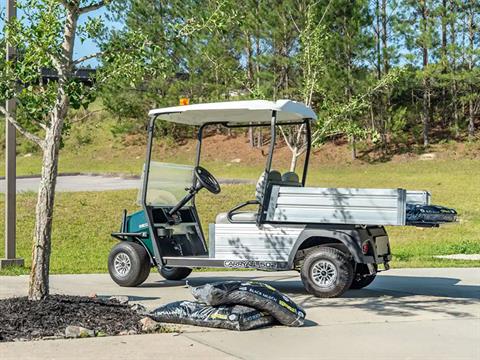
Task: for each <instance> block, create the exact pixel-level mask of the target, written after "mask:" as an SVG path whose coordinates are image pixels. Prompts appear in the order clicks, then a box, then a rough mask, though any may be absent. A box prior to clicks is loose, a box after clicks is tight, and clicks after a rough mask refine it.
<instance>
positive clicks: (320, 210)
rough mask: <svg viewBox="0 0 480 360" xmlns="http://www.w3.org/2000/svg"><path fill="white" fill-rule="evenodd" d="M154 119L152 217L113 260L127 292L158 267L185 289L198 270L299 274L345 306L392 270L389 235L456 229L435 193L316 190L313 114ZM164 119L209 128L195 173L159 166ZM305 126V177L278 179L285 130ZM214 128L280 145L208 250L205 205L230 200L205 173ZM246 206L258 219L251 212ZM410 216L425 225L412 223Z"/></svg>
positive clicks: (129, 233)
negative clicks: (311, 172) (210, 199)
mask: <svg viewBox="0 0 480 360" xmlns="http://www.w3.org/2000/svg"><path fill="white" fill-rule="evenodd" d="M149 115H150V117H151V119H150V122H149V127H148V146H147V156H146V162H145V165H144V170H143V177H142V179H143V181H142V182H143V185H142V189H141V194H140V202H141V205H142V207H143V210H141V211H139V212H136V213H134V214H131V215H128V216H127V213H126V211H124V215H123V221H122V224H121V230H120V232H116V233H112V236H113V237H115V238H117V239H119V240H121V241H120V243H118V244H117V245H116V246H114V247H113V249H112V251H111V253H110V256H109V259H108V268H109V272H110V275H111V277H112V279H113V280H114V281H115V282H116V283H117V284H119V285H120V286H138V285H140V284H141V283H143V282H144V281H145V280H146V279H147V277H148V275H149V273H150V268H151V267H152V266H156V267H157V268H158V269H159V271H160V274H161V275H162V276H163V277H164V278H166V279H168V280H181V279H184V278H186V277H187V276H188V275H189V274H190V272H191V271H192V268H196V267H218V268H234V269H239V268H252V269H260V270H268V271H282V270H298V271H299V272H300V274H301V279H302V281H303V283H304V285H305V289H306V290H307V291H308V292H310V293H312V294H314V295H315V296H318V297H335V296H340V295H341V294H343V293H344V292H345V291H346V290H347V289H349V288H353V289H359V288H362V287H365V286H367V285H368V284H370V283H371V282H372V281H373V279H374V278H375V275H376V273H377V271H378V265H382V266H383V268H384V269H388V268H389V266H388V263H389V261H390V260H391V253H390V244H389V239H388V235H387V233H386V231H385V228H384V227H383V226H384V225H399V226H402V225H416V226H426V227H428V226H438V225H439V224H440V223H443V222H450V221H454V220H455V217H456V213H455V211H453V210H450V209H446V208H441V207H435V206H430V205H429V204H430V194H429V193H428V192H426V191H407V190H404V189H356V188H317V187H307V186H306V180H307V171H308V162H309V157H310V150H311V143H310V142H311V136H310V127H311V125H312V123H314V122H315V121H316V119H317V116H316V114H315V113H314V112H313V110H312V109H311V108H309V107H307V106H305V105H304V104H301V103H298V102H295V101H290V100H279V101H276V102H271V101H264V100H254V101H232V102H223V103H212V104H197V105H186V106H178V107H169V108H163V109H155V110H152V111H150V113H149ZM157 119H158V120H160V119H161V120H165V121H169V122H174V123H179V124H187V125H192V126H199V130H198V146H197V152H196V158H195V164H194V166H193V167H191V166H185V165H176V164H167V163H162V162H155V161H152V149H153V148H154V141H155V139H156V137H157V138H158V135H157V134H156V133H155V132H156V131H157V130H156V129H157V127H156V121H157ZM301 124H303V125H304V129H305V134H306V142H307V150H306V154H305V159H304V166H303V172H302V174H300V175H301V176H299V175H298V174H296V173H294V172H286V173H284V174H281V173H280V172H278V171H277V170H274V169H272V159H273V157H274V152H275V147H276V141H275V139H276V134H277V127H278V126H284V127H286V126H296V125H301ZM209 125H216V126H218V125H223V126H225V127H228V128H240V127H250V126H252V127H255V126H265V127H269V128H270V145H269V152H268V155H267V156H266V165H265V170H264V172H263V173H262V174H261V175H260V178H259V180H258V182H257V185H256V191H255V194H253V193H252V199H245V200H246V201H245V202H244V203H242V204H239V205H238V206H235V207H234V208H233V209H225V210H226V212H223V213H220V214H218V215H217V217H216V220H215V224H210V225H209V229H208V234H209V236H208V242H207V240H206V237H205V233H204V230H203V229H202V227H201V225H200V219H199V215H198V213H197V209H196V206H195V195H196V194H197V193H198V192H199V191H202V190H204V189H205V190H207V191H209V192H211V193H213V194H218V193H220V190H221V189H220V185H219V183H218V181H217V179H215V177H214V176H213V175H212V174H211V173H210V172H209V171H208V170H206V169H205V168H203V167H201V166H200V160H201V157H200V154H201V148H202V138H203V134H204V129H205V128H206V127H207V126H209ZM246 206H250V207H252V206H253V207H255V209H256V210H255V211H245V209H243V210H242V208H244V207H246ZM415 209H416V210H417V211H415ZM435 209H436V210H435ZM409 211H410V213H411V214H413V215H415V216H410V218H409V216H408V215H409V214H408V213H409ZM422 213H423V215H424V216H420V215H421V214H422ZM419 214H420V215H419ZM412 219H413V220H412Z"/></svg>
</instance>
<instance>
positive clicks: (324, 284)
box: [300, 247, 353, 298]
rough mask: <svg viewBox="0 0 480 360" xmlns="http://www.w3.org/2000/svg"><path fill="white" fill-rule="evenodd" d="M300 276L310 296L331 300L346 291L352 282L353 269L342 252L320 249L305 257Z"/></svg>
mask: <svg viewBox="0 0 480 360" xmlns="http://www.w3.org/2000/svg"><path fill="white" fill-rule="evenodd" d="M300 274H301V278H302V282H303V285H304V286H305V289H306V290H307V291H308V292H309V293H310V294H313V295H315V296H317V297H321V298H331V297H337V296H340V295H342V294H343V293H344V292H345V291H347V290H348V288H349V287H350V284H351V283H352V280H353V267H352V264H351V262H350V260H349V258H348V256H347V255H346V254H345V253H344V252H342V251H340V250H338V249H335V248H331V247H321V248H318V249H316V250H313V251H312V252H310V253H309V254H308V255H307V256H306V257H305V261H304V263H303V266H302V269H301V271H300Z"/></svg>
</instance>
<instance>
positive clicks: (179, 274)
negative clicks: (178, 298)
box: [160, 266, 192, 280]
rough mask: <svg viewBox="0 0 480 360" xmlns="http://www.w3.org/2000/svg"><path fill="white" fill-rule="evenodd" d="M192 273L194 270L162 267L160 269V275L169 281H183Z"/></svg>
mask: <svg viewBox="0 0 480 360" xmlns="http://www.w3.org/2000/svg"><path fill="white" fill-rule="evenodd" d="M191 272H192V269H190V268H183V267H169V266H162V268H161V269H160V275H162V276H163V277H164V278H165V279H167V280H183V279H185V278H186V277H187V276H188V275H190V273H191Z"/></svg>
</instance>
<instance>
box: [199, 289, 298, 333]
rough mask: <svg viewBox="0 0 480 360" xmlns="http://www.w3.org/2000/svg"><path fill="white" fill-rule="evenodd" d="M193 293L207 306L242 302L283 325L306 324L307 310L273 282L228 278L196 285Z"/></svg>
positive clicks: (241, 303)
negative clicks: (224, 280) (270, 283)
mask: <svg viewBox="0 0 480 360" xmlns="http://www.w3.org/2000/svg"><path fill="white" fill-rule="evenodd" d="M190 290H191V292H192V295H193V296H194V297H195V299H197V300H198V301H200V302H202V303H205V304H207V305H213V306H216V305H228V304H240V305H245V306H250V307H253V308H255V309H257V310H260V311H264V312H266V313H268V314H270V315H272V316H273V317H274V318H275V319H277V320H278V321H279V322H280V323H281V324H283V325H287V326H302V325H303V322H304V320H305V311H304V310H303V309H302V308H301V307H299V306H298V305H297V304H295V303H294V302H293V301H292V300H291V299H290V298H289V297H288V296H286V295H284V294H282V293H281V292H279V291H277V290H276V289H275V288H273V287H272V286H270V285H267V284H263V283H259V282H253V281H246V282H242V281H226V282H219V283H214V284H205V285H203V286H198V287H192V288H191V289H190Z"/></svg>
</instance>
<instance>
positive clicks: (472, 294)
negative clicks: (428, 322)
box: [143, 274, 480, 326]
mask: <svg viewBox="0 0 480 360" xmlns="http://www.w3.org/2000/svg"><path fill="white" fill-rule="evenodd" d="M246 275H247V274H246ZM294 279H295V278H292V276H285V277H284V278H283V279H280V280H276V281H271V280H267V279H265V278H263V277H255V276H250V277H249V276H245V277H243V276H242V277H237V276H235V277H228V276H218V277H206V276H205V277H202V276H196V277H192V278H191V279H188V285H191V286H198V285H203V284H206V283H212V282H217V281H228V280H257V281H262V282H264V283H266V284H269V285H271V286H273V287H275V288H276V289H277V290H279V291H281V292H284V293H286V294H289V295H292V296H293V297H294V298H295V301H296V302H297V303H298V304H299V305H300V306H302V307H304V308H305V309H309V308H322V307H328V308H329V309H334V308H348V307H355V308H360V309H364V310H367V311H371V312H374V313H376V314H378V315H383V316H414V315H418V313H419V312H421V311H424V312H428V313H443V314H448V315H450V316H454V317H471V316H474V315H475V314H473V313H471V312H469V311H459V310H458V306H465V305H474V304H475V305H476V304H480V301H479V299H480V286H477V285H462V284H459V282H460V279H457V278H448V277H422V276H393V275H389V276H379V277H378V278H377V279H375V281H374V282H373V283H372V285H370V286H369V287H367V288H364V289H362V290H349V291H347V292H346V293H345V294H344V295H343V296H342V297H341V298H334V299H322V298H316V297H314V296H312V295H310V294H308V293H306V291H305V289H304V287H303V284H302V282H301V281H300V279H298V280H294ZM143 286H145V287H160V288H161V287H170V286H185V281H167V280H163V281H157V282H155V283H149V284H145V285H143ZM472 308H473V307H472ZM463 310H465V308H463ZM311 326H314V324H312V325H311Z"/></svg>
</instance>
